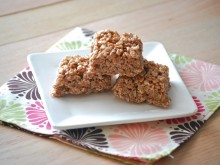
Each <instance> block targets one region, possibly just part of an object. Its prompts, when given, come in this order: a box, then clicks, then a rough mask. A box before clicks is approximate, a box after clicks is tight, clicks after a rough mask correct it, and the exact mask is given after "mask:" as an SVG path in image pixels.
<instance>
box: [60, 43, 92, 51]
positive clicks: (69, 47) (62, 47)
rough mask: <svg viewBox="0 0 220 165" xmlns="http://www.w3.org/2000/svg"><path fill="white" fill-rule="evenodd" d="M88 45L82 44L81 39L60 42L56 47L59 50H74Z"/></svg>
mask: <svg viewBox="0 0 220 165" xmlns="http://www.w3.org/2000/svg"><path fill="white" fill-rule="evenodd" d="M83 46H84V47H88V44H83V43H82V42H81V41H72V42H61V43H60V44H58V45H57V48H58V49H59V50H61V51H65V50H75V49H80V48H82V47H83Z"/></svg>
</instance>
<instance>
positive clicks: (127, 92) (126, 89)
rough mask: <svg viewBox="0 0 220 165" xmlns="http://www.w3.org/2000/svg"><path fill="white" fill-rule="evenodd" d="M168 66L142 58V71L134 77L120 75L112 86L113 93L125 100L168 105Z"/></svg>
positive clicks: (162, 105)
mask: <svg viewBox="0 0 220 165" xmlns="http://www.w3.org/2000/svg"><path fill="white" fill-rule="evenodd" d="M169 88H170V83H169V68H168V67H167V66H165V65H161V64H156V63H154V62H153V61H147V60H144V71H143V72H142V73H140V74H138V75H136V76H135V77H127V76H120V77H119V78H118V79H117V81H116V83H115V85H114V87H113V89H112V90H113V92H114V95H115V96H117V97H119V98H121V99H123V100H126V101H127V102H133V103H141V102H147V103H149V104H153V105H156V106H160V107H164V108H166V107H168V106H169V105H170V102H171V99H170V98H169V96H168V90H169Z"/></svg>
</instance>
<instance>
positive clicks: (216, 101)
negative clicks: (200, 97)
mask: <svg viewBox="0 0 220 165" xmlns="http://www.w3.org/2000/svg"><path fill="white" fill-rule="evenodd" d="M205 104H206V106H207V107H208V109H209V111H211V112H215V111H216V110H217V109H218V108H219V107H220V90H219V91H217V92H213V93H212V94H211V95H210V96H208V99H207V100H205Z"/></svg>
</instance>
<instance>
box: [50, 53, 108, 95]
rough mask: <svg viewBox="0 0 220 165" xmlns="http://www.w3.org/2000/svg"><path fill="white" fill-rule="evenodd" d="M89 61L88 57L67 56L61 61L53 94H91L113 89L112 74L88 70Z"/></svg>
mask: <svg viewBox="0 0 220 165" xmlns="http://www.w3.org/2000/svg"><path fill="white" fill-rule="evenodd" d="M88 63H89V58H88V57H81V56H79V55H75V56H67V57H65V58H64V59H63V60H62V61H61V63H60V67H59V70H58V76H57V79H56V82H55V84H54V85H53V91H52V95H53V96H57V97H58V96H63V95H66V94H75V95H78V94H89V93H93V92H101V91H104V90H108V89H111V87H112V86H111V76H108V75H97V74H95V73H90V72H88V71H87V69H88Z"/></svg>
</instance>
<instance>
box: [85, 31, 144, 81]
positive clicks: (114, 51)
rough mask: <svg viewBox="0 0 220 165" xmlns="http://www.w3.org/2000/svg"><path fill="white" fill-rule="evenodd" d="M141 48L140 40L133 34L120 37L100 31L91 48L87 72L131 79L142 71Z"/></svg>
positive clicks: (110, 32)
mask: <svg viewBox="0 0 220 165" xmlns="http://www.w3.org/2000/svg"><path fill="white" fill-rule="evenodd" d="M142 47H143V45H142V42H141V40H140V38H139V37H138V36H136V35H134V34H131V33H124V34H122V35H121V36H120V35H119V34H118V33H117V32H115V31H111V30H104V31H100V32H98V33H96V34H95V36H94V41H93V43H92V46H91V57H90V64H89V70H90V71H91V72H94V73H99V74H101V75H115V74H120V75H126V76H128V77H133V76H135V75H137V74H139V73H141V72H142V71H143V69H144V66H143V56H142Z"/></svg>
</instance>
